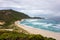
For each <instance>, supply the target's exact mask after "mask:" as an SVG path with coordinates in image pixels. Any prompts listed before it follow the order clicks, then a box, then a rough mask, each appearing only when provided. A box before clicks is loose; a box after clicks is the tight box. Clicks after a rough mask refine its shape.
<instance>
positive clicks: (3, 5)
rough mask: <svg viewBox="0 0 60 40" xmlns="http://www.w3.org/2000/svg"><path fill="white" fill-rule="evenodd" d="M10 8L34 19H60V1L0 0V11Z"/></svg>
mask: <svg viewBox="0 0 60 40" xmlns="http://www.w3.org/2000/svg"><path fill="white" fill-rule="evenodd" d="M10 8H11V9H14V10H16V11H19V12H23V13H25V14H27V15H29V16H32V17H34V16H37V17H45V18H52V17H60V0H0V9H10Z"/></svg>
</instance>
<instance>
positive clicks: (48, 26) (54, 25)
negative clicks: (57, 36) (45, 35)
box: [20, 19, 60, 32]
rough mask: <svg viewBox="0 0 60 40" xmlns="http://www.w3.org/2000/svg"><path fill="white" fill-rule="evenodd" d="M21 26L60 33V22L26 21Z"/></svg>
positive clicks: (44, 20)
mask: <svg viewBox="0 0 60 40" xmlns="http://www.w3.org/2000/svg"><path fill="white" fill-rule="evenodd" d="M20 24H24V25H27V26H29V27H34V28H38V29H43V30H48V31H53V32H60V22H58V21H54V20H46V19H25V20H24V21H22V22H20Z"/></svg>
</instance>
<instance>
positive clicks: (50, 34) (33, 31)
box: [15, 21, 60, 40]
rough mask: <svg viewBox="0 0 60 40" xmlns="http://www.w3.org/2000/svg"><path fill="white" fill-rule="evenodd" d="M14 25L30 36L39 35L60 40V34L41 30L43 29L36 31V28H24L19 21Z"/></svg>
mask: <svg viewBox="0 0 60 40" xmlns="http://www.w3.org/2000/svg"><path fill="white" fill-rule="evenodd" d="M15 25H17V26H18V27H20V28H23V29H24V30H26V31H27V32H29V33H30V34H40V35H42V36H44V37H52V38H55V39H56V40H60V33H57V32H52V31H48V30H43V29H37V28H33V27H30V26H26V25H21V24H20V21H16V22H15Z"/></svg>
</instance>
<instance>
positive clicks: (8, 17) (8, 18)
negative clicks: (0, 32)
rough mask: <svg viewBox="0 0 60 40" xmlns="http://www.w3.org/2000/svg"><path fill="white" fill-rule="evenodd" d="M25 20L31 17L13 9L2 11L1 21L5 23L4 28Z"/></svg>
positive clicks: (0, 14) (0, 12) (0, 13)
mask: <svg viewBox="0 0 60 40" xmlns="http://www.w3.org/2000/svg"><path fill="white" fill-rule="evenodd" d="M24 18H29V16H28V15H26V14H24V13H22V12H17V11H14V10H12V9H9V10H0V21H4V22H5V24H4V25H2V26H4V27H5V26H8V25H10V24H12V23H14V22H15V21H16V20H21V19H24Z"/></svg>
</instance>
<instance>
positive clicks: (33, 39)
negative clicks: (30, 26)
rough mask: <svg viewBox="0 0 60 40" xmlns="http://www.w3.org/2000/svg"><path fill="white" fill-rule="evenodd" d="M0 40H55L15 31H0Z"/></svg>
mask: <svg viewBox="0 0 60 40" xmlns="http://www.w3.org/2000/svg"><path fill="white" fill-rule="evenodd" d="M0 40H55V39H53V38H47V37H43V36H42V35H30V34H24V33H21V32H20V33H18V32H15V31H0Z"/></svg>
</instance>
